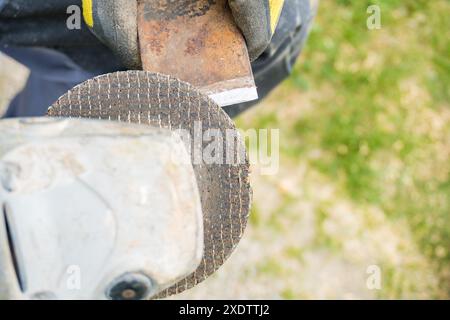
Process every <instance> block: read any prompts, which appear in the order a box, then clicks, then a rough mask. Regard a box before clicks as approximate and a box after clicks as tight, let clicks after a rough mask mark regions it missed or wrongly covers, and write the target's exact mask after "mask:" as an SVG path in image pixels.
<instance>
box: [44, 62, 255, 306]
mask: <svg viewBox="0 0 450 320" xmlns="http://www.w3.org/2000/svg"><path fill="white" fill-rule="evenodd" d="M48 115H49V116H54V117H70V118H74V117H83V118H92V119H106V120H111V121H122V122H130V123H140V124H145V125H150V126H155V127H161V128H168V129H171V130H175V129H184V130H187V131H189V132H190V135H191V137H194V136H195V135H196V134H197V133H198V132H200V133H201V134H203V133H204V132H205V130H207V129H211V128H213V129H217V130H216V132H217V131H218V130H220V133H221V136H222V137H223V140H224V141H223V142H226V143H225V145H229V142H230V141H227V138H226V137H227V132H228V133H229V132H233V130H236V129H235V127H234V125H233V123H232V121H231V119H230V118H229V117H228V116H227V115H226V113H225V112H223V110H222V109H221V108H220V107H219V106H217V105H216V104H215V103H214V102H212V101H211V100H210V99H209V98H208V97H207V96H204V95H202V94H201V93H199V92H198V91H197V90H195V88H193V87H192V86H191V85H189V84H187V83H185V82H182V81H179V80H178V79H176V78H173V77H170V76H166V75H161V74H155V73H150V72H145V71H127V72H117V73H111V74H106V75H102V76H99V77H97V78H94V79H91V80H88V81H86V82H84V83H82V84H80V85H78V86H77V87H75V88H73V89H72V90H70V91H69V92H67V93H66V94H65V95H63V96H62V97H61V98H59V99H58V101H57V102H55V104H53V106H51V107H50V108H49V110H48ZM200 124H201V131H199V129H198V128H199V125H200ZM195 128H197V129H195ZM197 135H198V134H197ZM232 137H233V138H232V139H234V141H235V142H236V148H234V150H231V151H232V156H233V157H234V159H236V160H237V159H239V157H242V154H244V158H245V159H240V160H241V161H235V163H233V164H227V161H226V160H227V159H230V158H231V157H230V154H228V158H227V152H230V151H229V150H225V148H224V150H223V153H219V157H220V158H221V159H222V161H221V164H217V163H216V164H205V163H197V162H194V159H193V163H194V165H193V166H194V170H195V173H196V177H197V183H198V186H199V189H200V197H201V203H202V209H203V219H204V241H205V248H204V256H203V261H202V263H201V264H200V266H199V267H198V269H197V270H196V271H195V272H194V273H193V274H191V275H190V276H188V277H187V278H185V279H183V280H181V281H179V282H178V283H177V284H176V285H174V286H172V287H171V288H169V289H167V290H166V291H165V292H164V293H163V294H161V295H160V296H159V298H163V297H165V296H168V295H171V294H176V293H180V292H182V291H184V290H186V289H189V288H191V287H193V286H195V285H196V284H198V283H199V282H201V281H203V280H204V279H206V278H207V277H208V276H209V275H211V274H212V273H213V272H214V271H216V270H217V269H218V268H219V267H220V266H221V265H222V264H223V263H224V262H225V260H226V259H227V258H228V257H229V255H230V254H231V252H232V251H233V249H234V248H235V246H236V245H237V244H238V242H239V240H240V239H241V237H242V234H243V232H244V229H245V227H246V224H247V219H248V214H249V209H250V200H251V189H250V184H249V166H248V160H247V157H246V156H245V146H244V144H243V141H242V140H241V138H240V136H238V137H237V138H236V135H233V136H232ZM200 140H203V139H200ZM200 143H201V144H202V146H201V147H202V148H201V150H205V147H207V146H208V145H210V143H211V141H209V142H208V141H201V142H200ZM193 148H195V147H193ZM191 155H192V157H193V158H194V156H195V153H194V152H191ZM216 159H217V158H216ZM216 162H217V161H216ZM236 162H237V163H236ZM228 163H229V161H228Z"/></svg>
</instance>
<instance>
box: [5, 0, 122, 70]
mask: <svg viewBox="0 0 450 320" xmlns="http://www.w3.org/2000/svg"><path fill="white" fill-rule="evenodd" d="M71 5H77V6H78V7H79V8H80V12H81V0H0V48H1V47H5V46H13V47H45V48H50V49H56V50H58V51H61V52H63V53H65V54H66V55H68V56H69V57H70V58H71V59H72V60H73V61H74V62H75V63H77V64H79V65H80V66H81V67H82V68H84V69H85V70H87V71H93V72H102V73H106V72H111V71H117V70H120V69H123V67H122V65H121V64H120V63H119V61H118V59H117V58H116V57H115V56H114V55H113V53H112V52H111V50H110V49H108V48H107V47H106V46H104V45H103V44H102V43H101V42H100V41H99V40H98V39H97V38H96V37H95V36H94V35H93V34H92V33H91V32H90V30H89V28H88V27H87V26H86V25H85V24H84V21H83V18H82V17H81V16H80V23H81V24H80V27H81V28H80V29H73V30H71V29H69V28H68V27H67V19H68V18H69V17H70V14H68V13H67V8H68V7H69V6H71Z"/></svg>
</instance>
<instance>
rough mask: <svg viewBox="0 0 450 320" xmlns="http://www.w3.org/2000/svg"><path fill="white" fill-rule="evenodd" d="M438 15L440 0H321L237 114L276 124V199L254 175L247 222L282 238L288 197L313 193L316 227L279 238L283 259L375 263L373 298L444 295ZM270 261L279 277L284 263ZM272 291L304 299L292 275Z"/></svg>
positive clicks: (443, 113)
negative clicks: (268, 89)
mask: <svg viewBox="0 0 450 320" xmlns="http://www.w3.org/2000/svg"><path fill="white" fill-rule="evenodd" d="M371 4H377V5H379V6H380V8H381V13H382V28H381V29H380V30H368V29H367V27H366V19H367V17H368V14H367V13H366V9H367V7H368V6H369V5H371ZM449 14H450V2H449V1H446V0H442V1H441V0H435V1H426V0H384V1H382V0H378V1H350V0H338V1H322V3H321V6H320V9H319V14H318V18H317V20H316V24H315V26H314V28H313V29H312V32H311V36H310V39H309V42H308V43H307V46H306V49H305V51H304V53H303V55H302V57H301V59H300V61H299V63H298V66H297V68H296V69H295V72H294V74H293V75H292V77H291V78H290V79H289V80H288V81H286V83H284V85H283V87H282V88H280V89H279V90H277V91H276V92H275V93H274V94H273V95H272V96H271V97H270V99H269V100H268V101H267V102H266V103H265V105H264V106H260V107H259V108H257V109H256V110H254V111H252V112H251V113H249V114H246V115H243V116H242V117H241V118H240V119H239V124H240V125H241V127H243V128H249V127H258V128H259V127H270V128H280V129H281V148H282V162H281V165H282V167H283V168H282V172H283V171H286V173H287V176H286V177H278V178H277V179H276V180H278V181H273V187H274V188H275V189H276V187H277V186H278V187H279V188H278V189H279V191H278V192H277V193H278V194H277V196H278V197H279V198H280V199H282V200H280V204H281V206H280V207H277V208H274V210H270V212H267V213H262V211H264V210H266V209H267V208H265V209H263V207H266V205H267V202H266V201H265V200H264V199H265V197H266V196H265V194H264V193H265V191H263V192H262V194H261V195H259V196H260V202H258V198H259V197H258V192H259V190H258V189H259V187H258V185H255V189H256V191H255V193H256V199H257V201H256V203H255V206H254V210H253V215H252V227H253V228H266V227H267V224H270V225H271V226H270V227H274V226H275V225H277V223H279V224H280V229H279V231H280V235H281V236H283V234H284V232H286V228H290V227H291V226H292V225H295V222H296V219H303V218H304V217H303V216H304V212H303V211H302V210H301V208H298V207H297V205H298V203H299V202H302V201H306V202H308V200H310V201H311V202H312V203H311V206H313V211H314V217H315V223H314V227H315V235H314V236H313V239H312V240H311V242H310V243H308V244H306V245H305V244H300V245H298V246H294V248H290V247H286V250H287V252H286V257H287V259H291V258H293V259H295V258H300V257H301V256H302V255H303V254H304V253H305V251H308V250H321V251H327V254H328V255H329V256H335V257H336V258H337V259H343V260H344V261H345V262H348V263H350V264H352V265H353V266H355V265H358V264H361V267H363V266H364V264H376V265H378V266H380V268H381V270H382V274H383V281H382V282H383V286H382V289H381V290H379V291H377V292H374V293H373V294H374V296H375V297H380V298H406V297H426V298H431V297H441V298H444V297H446V298H448V297H449V294H450V105H449V102H450V37H449V30H450V19H449V17H448V16H449ZM298 168H301V170H303V171H302V173H301V174H300V173H298ZM296 174H298V175H299V176H298V177H297V179H296V181H295V182H294V180H295V179H294V178H293V177H292V175H296ZM318 177H320V178H319V179H323V180H324V181H323V182H321V183H323V184H324V185H326V186H327V188H328V187H329V188H330V189H331V190H332V191H329V194H327V195H326V196H318V195H317V193H318V192H319V193H320V192H321V191H320V188H319V189H313V188H311V187H310V186H311V185H313V186H314V185H316V184H317V183H318V182H317V179H318ZM283 179H286V181H284V180H283ZM283 182H286V184H287V185H286V186H284V185H283ZM289 182H290V183H289ZM308 185H309V186H308ZM299 196H300V198H298V197H299ZM311 199H312V200H311ZM283 220H288V221H287V222H286V223H283ZM383 229H385V230H384V231H382V230H383ZM388 229H389V230H388ZM380 232H381V234H379V233H380ZM378 237H379V238H378ZM356 242H359V243H356ZM291 245H293V244H291ZM354 255H355V257H353V256H354ZM300 259H301V258H300ZM273 264H274V265H277V266H278V268H275V269H276V270H277V272H276V273H278V272H279V274H277V275H278V276H282V274H283V272H285V271H287V270H285V269H286V268H285V263H284V262H283V261H282V260H277V259H274V260H273ZM351 269H352V268H349V270H348V271H349V272H351ZM301 270H302V268H299V269H298V271H301ZM355 271H356V272H359V273H360V272H361V270H359V271H357V270H355ZM318 272H320V271H318ZM357 274H358V273H357ZM357 274H355V276H357ZM331 276H333V275H331ZM340 276H341V275H339V274H335V275H334V277H340ZM274 281H275V280H274ZM345 293H346V292H345V291H344V292H339V293H338V292H336V293H333V294H331V296H334V297H344V294H345ZM361 293H362V292H361ZM281 296H282V297H285V298H296V297H309V295H308V292H304V291H302V286H301V285H300V286H298V288H295V285H294V286H293V288H291V287H290V286H289V285H286V287H285V288H284V289H283V291H282V292H281ZM319 296H321V295H320V294H319ZM325 296H327V295H325ZM353 296H355V295H353ZM356 296H357V295H356Z"/></svg>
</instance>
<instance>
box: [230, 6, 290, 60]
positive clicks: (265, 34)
mask: <svg viewBox="0 0 450 320" xmlns="http://www.w3.org/2000/svg"><path fill="white" fill-rule="evenodd" d="M228 3H229V4H230V7H231V11H232V12H233V16H234V19H235V21H236V23H237V25H238V26H239V28H240V29H241V31H242V33H243V34H244V37H245V39H246V40H247V46H248V53H249V55H250V60H251V61H254V60H256V59H257V58H258V57H259V56H260V55H261V53H263V52H264V50H265V49H266V48H267V47H268V46H269V44H270V40H271V39H272V36H273V34H274V33H275V29H276V27H277V24H278V20H279V18H280V14H281V10H282V9H283V5H284V0H228Z"/></svg>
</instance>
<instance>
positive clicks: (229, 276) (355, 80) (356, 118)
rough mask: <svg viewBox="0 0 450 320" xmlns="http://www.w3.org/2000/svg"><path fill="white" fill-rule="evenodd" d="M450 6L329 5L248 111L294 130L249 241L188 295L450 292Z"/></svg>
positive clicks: (258, 199)
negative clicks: (373, 11)
mask: <svg viewBox="0 0 450 320" xmlns="http://www.w3.org/2000/svg"><path fill="white" fill-rule="evenodd" d="M371 4H378V5H380V7H381V10H382V28H381V29H380V30H372V31H370V30H368V29H367V27H366V19H367V17H368V14H367V13H366V9H367V7H368V6H369V5H371ZM449 14H450V2H449V1H448V0H433V1H428V0H377V1H376V0H374V1H364V0H358V1H350V0H335V1H322V3H321V5H320V9H319V14H318V17H317V20H316V23H315V25H314V27H313V29H312V31H311V36H310V39H309V41H308V43H307V45H306V47H305V50H304V52H303V54H302V56H301V58H300V59H299V62H298V65H297V67H296V69H295V71H294V73H293V75H292V76H291V78H290V79H289V80H287V81H286V82H285V83H284V84H283V85H282V86H281V87H279V88H278V89H277V90H275V92H273V94H271V95H270V97H269V98H268V99H267V100H266V101H265V102H263V103H262V104H261V105H260V106H258V107H256V108H254V109H253V110H250V111H249V112H247V113H245V114H243V115H242V116H241V117H240V118H239V119H238V120H237V123H238V126H239V127H241V128H242V129H244V130H245V129H248V128H279V129H280V130H281V132H280V134H281V138H280V139H281V140H280V145H281V164H280V171H279V174H278V175H275V176H260V175H257V174H254V175H253V177H252V179H253V188H254V205H253V209H252V214H251V221H250V226H249V227H248V230H247V231H246V234H245V236H244V239H243V240H242V242H241V244H240V246H239V247H238V249H237V250H236V252H235V253H234V254H233V256H232V257H231V258H230V259H229V261H228V262H227V263H226V264H225V265H224V266H223V268H222V269H221V270H220V271H219V272H218V273H217V274H215V275H213V276H212V277H211V278H210V279H208V280H207V281H205V282H204V283H202V284H200V285H199V286H198V287H196V288H194V289H192V290H190V291H188V292H186V293H183V294H182V295H181V296H179V297H180V298H222V299H226V298H285V299H296V298H306V299H309V298H338V299H340V298H449V297H450V105H449V102H450V99H449V98H450V37H449V34H448V32H449V30H450V19H449V18H448V16H449ZM3 70H7V69H3ZM2 73H3V75H1V76H0V78H1V80H0V92H2V95H1V96H2V98H3V100H4V99H5V97H6V96H5V95H4V93H5V92H7V91H8V90H7V86H8V85H9V83H10V80H9V79H10V78H11V76H12V75H11V74H10V73H11V72H8V74H5V71H3V72H2ZM5 79H7V80H5ZM5 88H6V89H5ZM370 265H377V266H379V268H380V269H381V272H382V273H381V275H382V281H381V285H382V286H381V289H380V290H370V289H369V288H368V287H367V285H366V281H367V278H368V274H367V272H366V271H367V268H368V267H369V266H370Z"/></svg>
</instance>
